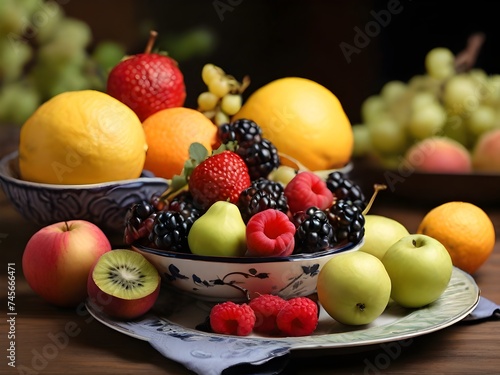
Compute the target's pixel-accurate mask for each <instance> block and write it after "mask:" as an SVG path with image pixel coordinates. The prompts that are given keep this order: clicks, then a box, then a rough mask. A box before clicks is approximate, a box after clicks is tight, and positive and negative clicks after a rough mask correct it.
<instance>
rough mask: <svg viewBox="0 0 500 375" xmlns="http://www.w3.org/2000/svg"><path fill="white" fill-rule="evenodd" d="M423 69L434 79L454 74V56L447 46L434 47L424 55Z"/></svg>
mask: <svg viewBox="0 0 500 375" xmlns="http://www.w3.org/2000/svg"><path fill="white" fill-rule="evenodd" d="M425 69H426V70H427V73H428V74H429V75H430V76H431V77H434V78H436V79H439V80H441V79H445V78H449V77H451V76H453V75H454V74H455V56H454V55H453V53H452V52H451V51H450V50H449V49H448V48H442V47H437V48H434V49H432V50H430V51H429V52H428V53H427V55H426V56H425Z"/></svg>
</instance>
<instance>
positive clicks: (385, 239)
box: [360, 215, 410, 259]
mask: <svg viewBox="0 0 500 375" xmlns="http://www.w3.org/2000/svg"><path fill="white" fill-rule="evenodd" d="M409 234H410V233H409V232H408V230H407V229H406V228H405V226H404V225H403V224H401V223H399V222H398V221H396V220H394V219H391V218H388V217H385V216H380V215H365V236H364V239H365V241H364V243H363V245H362V246H361V248H360V250H361V251H364V252H365V253H369V254H372V255H375V256H376V257H377V258H379V259H382V257H383V256H384V254H385V252H386V251H387V249H388V248H389V247H390V246H391V245H392V244H394V243H395V242H396V241H398V240H400V239H401V238H403V237H405V236H408V235H409Z"/></svg>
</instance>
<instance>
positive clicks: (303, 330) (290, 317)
mask: <svg viewBox="0 0 500 375" xmlns="http://www.w3.org/2000/svg"><path fill="white" fill-rule="evenodd" d="M276 325H277V326H278V328H279V330H280V331H281V332H282V333H283V334H285V335H287V336H307V335H310V334H311V333H313V332H314V330H315V329H316V326H317V325H318V305H317V304H316V302H314V301H313V300H311V299H310V298H307V297H295V298H292V299H289V300H288V301H287V303H286V304H285V306H283V308H282V309H281V310H280V312H279V313H278V315H277V317H276Z"/></svg>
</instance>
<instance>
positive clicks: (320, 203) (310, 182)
mask: <svg viewBox="0 0 500 375" xmlns="http://www.w3.org/2000/svg"><path fill="white" fill-rule="evenodd" d="M284 193H285V196H286V198H287V200H288V206H289V207H290V211H291V212H292V214H294V213H296V212H298V211H306V210H307V209H308V208H309V207H312V206H315V207H318V208H319V209H320V210H326V209H327V208H329V207H330V206H331V205H332V203H333V193H332V192H331V191H330V190H329V189H328V187H327V186H326V182H325V181H324V180H322V179H321V178H320V177H319V176H318V175H316V174H314V173H313V172H309V171H304V172H300V173H298V174H297V175H296V176H295V177H294V178H293V179H292V180H291V181H290V182H289V183H288V184H287V185H286V187H285V191H284Z"/></svg>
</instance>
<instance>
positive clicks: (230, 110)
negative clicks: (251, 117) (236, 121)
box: [221, 94, 242, 116]
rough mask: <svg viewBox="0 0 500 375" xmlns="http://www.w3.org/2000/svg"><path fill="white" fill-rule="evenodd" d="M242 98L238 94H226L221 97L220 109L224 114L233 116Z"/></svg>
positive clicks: (239, 107)
mask: <svg viewBox="0 0 500 375" xmlns="http://www.w3.org/2000/svg"><path fill="white" fill-rule="evenodd" d="M241 104H242V98H241V95H239V94H227V95H225V96H224V97H223V98H222V101H221V109H222V110H223V111H224V113H225V114H227V115H229V116H233V115H235V114H236V113H238V111H239V110H240V109H241Z"/></svg>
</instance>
